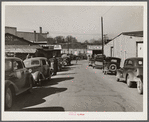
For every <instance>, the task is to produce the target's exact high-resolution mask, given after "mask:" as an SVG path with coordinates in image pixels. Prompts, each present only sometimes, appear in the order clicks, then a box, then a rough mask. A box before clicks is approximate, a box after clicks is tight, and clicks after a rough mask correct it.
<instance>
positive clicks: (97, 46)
mask: <svg viewBox="0 0 149 122" xmlns="http://www.w3.org/2000/svg"><path fill="white" fill-rule="evenodd" d="M87 47H88V49H89V50H101V49H102V46H101V45H88V46H87Z"/></svg>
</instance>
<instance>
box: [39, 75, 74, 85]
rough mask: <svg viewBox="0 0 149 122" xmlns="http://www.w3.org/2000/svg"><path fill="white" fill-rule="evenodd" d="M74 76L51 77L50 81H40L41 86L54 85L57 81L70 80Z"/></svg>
mask: <svg viewBox="0 0 149 122" xmlns="http://www.w3.org/2000/svg"><path fill="white" fill-rule="evenodd" d="M72 79H74V77H62V78H57V77H56V78H51V80H50V81H45V82H43V83H42V86H48V85H56V84H58V83H59V82H63V81H67V80H72Z"/></svg>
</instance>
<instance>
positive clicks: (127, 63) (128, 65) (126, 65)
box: [123, 59, 134, 78]
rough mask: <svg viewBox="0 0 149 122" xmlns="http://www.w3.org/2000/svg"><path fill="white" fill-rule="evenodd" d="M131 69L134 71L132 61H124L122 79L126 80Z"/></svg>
mask: <svg viewBox="0 0 149 122" xmlns="http://www.w3.org/2000/svg"><path fill="white" fill-rule="evenodd" d="M133 69H134V61H133V60H131V59H128V60H126V61H125V63H124V68H123V77H124V78H126V75H127V73H128V71H130V70H133Z"/></svg>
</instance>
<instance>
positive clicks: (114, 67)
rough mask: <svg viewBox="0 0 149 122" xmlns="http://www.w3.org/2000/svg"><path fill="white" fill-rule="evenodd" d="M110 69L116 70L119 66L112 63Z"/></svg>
mask: <svg viewBox="0 0 149 122" xmlns="http://www.w3.org/2000/svg"><path fill="white" fill-rule="evenodd" d="M108 69H109V70H110V71H116V70H117V66H116V64H110V65H109V68H108Z"/></svg>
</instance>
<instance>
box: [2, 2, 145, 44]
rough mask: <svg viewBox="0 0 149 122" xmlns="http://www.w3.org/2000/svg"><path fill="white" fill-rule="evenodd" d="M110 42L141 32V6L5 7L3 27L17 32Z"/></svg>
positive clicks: (81, 40) (82, 40)
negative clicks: (11, 28)
mask: <svg viewBox="0 0 149 122" xmlns="http://www.w3.org/2000/svg"><path fill="white" fill-rule="evenodd" d="M101 17H103V33H104V34H107V36H108V38H109V39H112V38H114V37H116V36H117V35H118V34H120V33H122V32H131V31H142V30H143V6H126V5H125V6H114V5H112V6H106V5H105V6H103V5H102V6H101V5H94V6H93V5H89V4H88V5H85V6H81V5H71V6H70V5H38V6H37V5H17V6H16V5H6V6H5V26H10V27H17V30H18V31H25V32H33V31H34V30H36V32H39V27H42V31H43V32H49V35H48V36H50V37H53V38H54V37H56V36H64V37H66V36H68V35H72V36H73V37H76V38H77V40H78V41H80V42H84V41H85V40H91V39H99V38H101Z"/></svg>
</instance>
